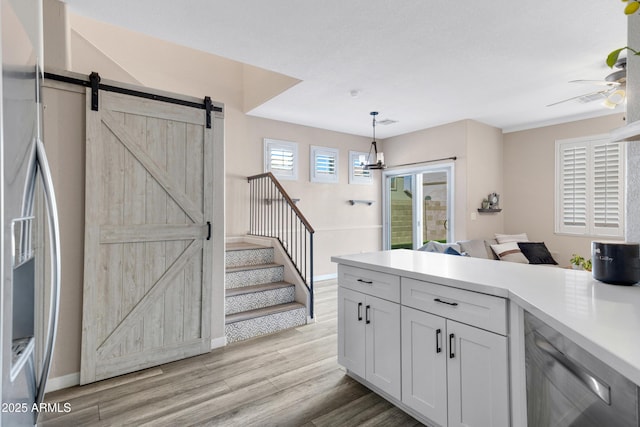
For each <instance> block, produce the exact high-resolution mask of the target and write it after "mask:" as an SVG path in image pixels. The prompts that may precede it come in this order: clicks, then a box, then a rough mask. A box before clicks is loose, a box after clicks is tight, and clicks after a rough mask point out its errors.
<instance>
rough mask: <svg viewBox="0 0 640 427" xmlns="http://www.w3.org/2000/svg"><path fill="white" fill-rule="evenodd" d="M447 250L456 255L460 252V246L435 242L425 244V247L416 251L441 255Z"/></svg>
mask: <svg viewBox="0 0 640 427" xmlns="http://www.w3.org/2000/svg"><path fill="white" fill-rule="evenodd" d="M447 248H453V249H455V250H456V252H458V253H460V252H461V250H460V245H459V244H457V243H440V242H436V241H435V240H432V241H430V242H427V244H426V245H424V246H422V247H421V248H419V249H418V250H419V251H424V252H437V253H440V254H443V253H444V251H446V250H447Z"/></svg>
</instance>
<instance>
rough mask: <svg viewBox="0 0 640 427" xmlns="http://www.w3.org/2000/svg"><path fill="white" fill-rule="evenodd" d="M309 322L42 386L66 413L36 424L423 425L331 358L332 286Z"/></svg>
mask: <svg viewBox="0 0 640 427" xmlns="http://www.w3.org/2000/svg"><path fill="white" fill-rule="evenodd" d="M315 287H316V291H315V299H316V323H313V324H309V325H305V326H301V327H299V328H296V329H290V330H287V331H283V332H280V333H277V334H273V335H268V336H264V337H260V338H254V339H252V340H247V341H242V342H239V343H235V344H231V345H228V346H226V347H224V348H220V349H216V350H213V351H212V352H210V353H208V354H204V355H201V356H196V357H192V358H189V359H186V360H181V361H178V362H173V363H169V364H166V365H162V366H158V367H155V368H150V369H146V370H144V371H140V372H136V373H133V374H129V375H125V376H122V377H118V378H113V379H109V380H104V381H100V382H97V383H93V384H89V385H86V386H82V387H80V386H78V387H72V388H69V389H65V390H60V391H57V392H54V393H49V394H47V396H46V400H47V402H50V403H56V402H58V403H60V407H61V408H63V406H62V405H64V404H66V403H68V404H69V405H70V407H71V411H70V412H69V413H68V414H64V413H60V412H57V413H43V414H42V415H41V418H40V423H39V425H42V426H65V427H66V426H114V425H118V426H119V425H133V426H143V425H145V426H146V425H148V426H154V427H155V426H191V425H193V426H243V427H244V426H309V427H311V426H317V427H324V426H328V427H329V426H330V427H341V426H420V425H422V424H420V423H419V422H418V421H416V420H415V419H413V418H411V417H410V416H409V415H407V414H405V413H404V412H402V411H401V410H399V409H397V408H396V407H395V406H393V405H392V404H390V403H388V402H387V401H386V400H384V399H383V398H381V397H379V396H378V395H376V394H375V393H373V392H371V391H370V390H369V389H367V388H366V387H364V386H362V385H361V384H359V383H357V382H356V381H354V380H353V379H351V378H349V377H347V376H346V375H345V371H344V369H343V368H342V367H341V366H339V365H338V364H337V360H336V351H337V342H336V331H337V318H336V314H337V285H336V282H335V281H334V280H331V281H325V282H319V283H316V285H315Z"/></svg>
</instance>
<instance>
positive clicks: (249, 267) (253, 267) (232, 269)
mask: <svg viewBox="0 0 640 427" xmlns="http://www.w3.org/2000/svg"><path fill="white" fill-rule="evenodd" d="M273 267H282V264H276V263H273V262H272V263H269V264H255V265H241V266H239V267H227V268H226V270H225V271H226V272H227V273H235V272H238V271H247V270H260V269H263V268H273Z"/></svg>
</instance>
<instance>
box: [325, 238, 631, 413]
mask: <svg viewBox="0 0 640 427" xmlns="http://www.w3.org/2000/svg"><path fill="white" fill-rule="evenodd" d="M332 261H334V262H336V263H338V264H339V268H338V284H339V289H343V296H344V293H345V292H346V293H347V298H346V299H344V298H343V296H339V301H341V302H342V307H340V308H339V310H341V311H339V314H338V316H339V325H340V326H339V335H340V332H341V330H340V329H343V328H345V327H347V328H348V324H345V323H344V322H343V321H341V320H340V317H341V316H343V317H344V313H343V312H342V310H348V304H349V301H351V300H352V301H353V302H354V304H355V305H354V310H357V313H358V315H359V314H360V311H362V310H364V313H362V315H363V316H364V318H365V322H363V323H365V324H366V320H369V318H368V317H367V316H369V315H370V313H369V311H374V310H376V309H378V311H380V312H385V313H387V316H388V321H385V322H384V323H385V324H386V325H389V324H390V321H391V319H393V318H394V316H395V314H394V313H393V310H395V309H396V307H395V306H391V305H387V306H385V307H387V308H388V309H386V308H385V309H384V310H382V309H380V308H379V307H380V305H376V304H372V303H370V302H369V301H370V300H371V298H378V299H380V300H382V301H387V302H392V303H395V304H396V305H397V306H398V307H397V310H398V316H397V317H398V322H400V317H402V319H403V322H404V321H405V319H409V317H410V316H414V315H420V316H423V317H422V320H421V322H422V323H415V322H414V323H412V324H411V325H412V326H411V328H414V327H418V326H415V325H427V320H433V319H432V318H431V317H428V316H431V315H432V314H435V315H436V317H437V318H438V319H435V320H438V321H440V320H439V319H440V318H443V319H445V320H443V321H446V322H447V323H446V324H444V326H443V327H439V326H438V325H435V326H433V328H434V329H433V330H434V334H435V337H434V340H433V343H434V344H433V345H434V346H436V349H437V350H440V349H441V348H442V349H444V351H445V352H447V351H450V349H449V346H448V345H449V344H450V345H451V348H452V349H453V350H455V351H457V348H456V347H455V346H456V345H463V341H460V342H457V344H456V342H454V341H455V340H453V341H451V343H447V340H449V339H450V338H451V336H452V335H454V337H456V338H455V339H459V338H458V337H459V336H460V333H459V332H456V334H452V333H449V334H446V333H445V332H449V329H451V330H454V329H456V328H457V329H456V330H460V328H461V326H460V324H462V325H463V326H465V327H466V326H468V325H471V326H473V328H471V329H473V331H471V330H469V331H470V332H475V331H476V330H477V331H478V332H482V333H484V334H485V337H484V338H482V340H484V341H482V342H489V341H486V340H487V339H491V340H493V341H491V345H488V346H487V348H488V349H491V351H493V353H490V356H491V357H490V358H489V359H487V360H489V361H490V362H487V363H497V362H495V359H496V358H497V359H501V358H505V361H504V363H505V364H507V365H508V369H507V368H506V367H505V369H506V372H503V371H502V370H500V367H499V366H497V365H496V366H488V367H487V369H488V372H489V371H491V370H493V369H495V370H496V372H497V375H498V377H500V376H501V375H507V377H508V379H507V380H506V381H507V382H508V386H506V385H504V382H503V380H502V379H501V378H498V379H497V380H491V381H494V382H497V383H496V384H494V386H495V392H496V393H509V396H510V397H509V399H507V400H511V407H510V408H507V409H506V410H507V413H510V414H511V415H510V416H509V419H510V421H507V424H511V425H520V424H521V421H522V420H523V419H524V420H526V401H525V391H524V387H525V378H524V377H525V375H524V342H523V341H524V340H523V334H524V327H523V313H524V311H527V312H529V313H531V314H533V315H534V316H536V317H537V318H539V319H540V320H542V321H543V322H545V323H546V324H548V325H549V326H551V327H552V328H554V329H556V330H557V331H558V332H559V333H561V334H562V335H564V336H566V337H567V338H569V339H570V340H572V341H573V342H574V343H576V344H577V345H579V346H580V347H582V348H583V349H585V350H586V351H588V352H589V353H591V354H592V355H593V356H595V357H596V358H598V359H599V360H601V361H602V362H604V363H605V364H607V365H608V366H610V367H611V368H613V369H614V370H616V371H617V372H619V373H620V374H622V375H623V376H624V377H626V378H628V379H630V380H631V381H632V382H634V383H635V384H640V339H638V337H640V287H638V286H614V285H608V284H605V283H601V282H598V281H596V280H594V279H593V278H592V276H591V274H590V273H589V272H585V271H578V270H570V269H563V268H553V267H548V266H537V265H523V264H517V263H509V262H504V261H494V260H484V259H477V258H468V257H457V256H452V255H443V254H435V253H426V252H420V251H411V250H393V251H382V252H373V253H363V254H355V255H345V256H336V257H333V258H332ZM360 273H364V276H363V277H364V278H358V277H356V276H358V274H360ZM378 282H380V283H378ZM394 287H397V288H398V290H397V292H396V291H394V290H393V289H394ZM400 289H402V291H401V290H400ZM462 291H465V292H462ZM353 292H355V294H354V293H353ZM360 294H362V295H365V296H366V297H367V298H368V299H367V300H366V301H365V300H362V302H361V301H360V300H357V298H356V297H359V296H360ZM420 294H423V295H422V296H423V297H425V296H426V297H425V298H422V300H420ZM434 295H435V297H433V296H434ZM440 295H444V296H442V297H440ZM351 297H353V298H351ZM430 297H433V298H430ZM427 299H430V301H433V300H439V301H437V303H436V304H435V306H434V307H431V306H426V305H425V304H426V301H427ZM372 301H374V302H376V303H378V301H377V300H372ZM474 301H477V304H476V303H474ZM501 301H503V302H504V306H502V305H501ZM358 304H362V306H359V305H358ZM431 304H433V303H431ZM400 311H402V313H403V314H402V316H400ZM448 313H452V314H448ZM375 314H376V313H375V312H374V313H373V315H375ZM356 321H357V319H356ZM407 321H408V320H407ZM403 326H404V325H403ZM425 328H428V326H425ZM405 329H407V328H405ZM401 330H402V340H401V339H400V336H401ZM425 330H427V329H425ZM438 330H440V332H438ZM393 331H397V333H396V336H397V340H396V339H395V337H394V336H393V335H394V333H393ZM342 332H344V331H342ZM386 333H387V336H388V340H389V342H388V343H387V347H388V348H389V349H390V350H389V351H383V352H382V353H384V354H383V356H380V357H382V359H381V360H378V366H383V367H384V366H387V367H388V366H392V365H393V362H392V361H393V360H396V359H397V360H398V365H399V367H398V370H399V372H400V373H399V374H398V375H400V376H401V378H402V381H400V377H398V381H397V382H398V383H400V384H402V387H401V388H402V390H400V388H399V387H400V385H398V384H395V385H393V386H390V387H389V388H386V385H385V384H384V382H385V381H387V382H389V383H393V382H394V379H393V378H391V379H389V378H384V381H382V382H381V381H380V379H381V378H382V377H383V376H384V375H378V376H376V373H375V372H372V373H370V375H369V377H367V372H365V374H364V375H359V374H358V373H357V372H356V373H353V372H352V369H351V366H349V363H351V362H350V361H349V360H347V361H346V362H345V361H344V359H345V358H344V357H343V360H342V361H341V363H343V364H346V365H347V366H346V367H347V369H348V370H349V371H350V374H353V375H352V376H354V377H356V378H357V379H358V380H362V381H363V383H365V384H367V385H370V386H372V388H373V389H374V390H376V391H378V392H380V393H381V394H383V395H384V396H385V397H387V398H388V399H390V400H392V401H393V402H394V403H396V404H398V406H401V407H402V408H403V409H405V410H408V412H410V413H412V414H413V415H416V414H417V415H422V414H424V412H423V411H420V410H416V409H415V408H416V407H417V406H416V405H421V404H422V403H425V402H422V403H417V404H416V405H410V406H409V407H407V405H406V402H407V401H408V400H407V399H405V397H407V396H405V395H406V393H405V391H407V392H411V390H412V389H407V390H405V386H406V385H407V384H405V383H406V382H407V381H406V380H407V379H408V380H409V381H410V375H411V373H407V372H405V371H407V366H406V365H407V364H410V363H411V362H412V358H413V359H416V357H414V356H415V355H412V356H411V357H408V356H407V355H406V354H403V352H402V351H398V353H397V354H396V353H395V352H394V351H391V347H393V346H394V345H397V346H398V347H400V345H401V342H402V346H403V347H402V348H403V350H405V351H404V353H406V352H408V351H414V350H415V349H416V348H418V343H413V342H411V347H410V348H409V349H405V347H404V346H405V345H408V341H410V340H411V336H410V335H406V333H407V331H405V330H403V329H402V328H401V327H400V326H398V327H397V328H396V329H393V328H392V329H389V330H388V331H387V332H386ZM487 334H488V335H487ZM351 335H352V336H353V335H354V332H353V331H351ZM365 335H366V337H363V342H362V343H360V344H356V345H368V343H367V342H366V338H367V337H372V338H370V340H373V339H374V338H375V336H372V333H371V332H366V333H365ZM374 335H375V334H374ZM340 339H341V338H340V336H339V340H340ZM474 339H475V338H474ZM478 340H480V338H478ZM351 341H352V340H349V343H350V342H351ZM341 342H342V344H339V353H340V352H341V351H343V356H344V350H345V348H342V349H341V348H340V345H343V347H344V345H345V341H341ZM469 342H476V341H473V340H471V341H469ZM477 342H481V341H477ZM347 345H351V344H347ZM425 345H426V344H425ZM429 345H431V344H430V343H429ZM467 347H470V346H468V345H467ZM346 350H349V349H346ZM437 350H436V351H437ZM415 351H417V350H415ZM455 351H454V352H453V353H451V354H453V355H454V356H455ZM387 353H388V354H387ZM451 354H449V358H450V359H455V357H451ZM496 355H497V356H496ZM374 356H375V355H374ZM339 357H340V356H339ZM368 357H369V358H370V359H371V356H370V355H368ZM376 357H377V356H376ZM482 357H484V356H483V355H482V354H478V355H477V357H475V355H474V358H476V359H478V360H480V359H481V358H482ZM384 358H387V359H388V360H385V359H384ZM347 359H348V358H347ZM466 360H468V358H467V359H466ZM375 362H376V360H371V361H370V363H369V364H374V363H375ZM500 363H502V362H500ZM365 365H367V362H365ZM469 366H471V365H469ZM469 366H467V367H466V368H465V367H464V366H463V367H462V368H463V369H471V368H470V367H469ZM367 367H368V366H367ZM412 369H415V368H414V367H413V368H412ZM363 372H364V371H363ZM396 373H397V372H396ZM394 375H395V373H394ZM448 375H449V376H451V372H449V373H448ZM492 375H493V373H492ZM386 376H387V377H389V376H392V375H391V374H389V375H386ZM377 377H380V378H377ZM371 380H373V381H371ZM473 381H474V379H473V378H472V379H471V383H472V385H473ZM417 386H419V384H414V385H412V387H413V389H415V388H416V387H417ZM503 386H504V387H506V388H507V389H509V390H508V391H506V390H501V387H503ZM394 387H395V390H394ZM385 388H386V389H385ZM485 392H486V393H489V392H493V391H491V390H485ZM425 393H427V391H425ZM461 393H462V394H464V393H466V391H462V392H461ZM425 395H426V394H425ZM449 396H450V397H449V398H450V401H449V404H451V403H452V402H451V399H452V398H451V391H450V390H449ZM422 400H428V399H426V398H424V399H422ZM456 400H457V399H456ZM494 400H500V399H494ZM426 403H428V405H427V406H428V407H429V408H430V407H431V406H433V405H432V404H431V402H426ZM454 403H456V402H454ZM456 404H458V403H456ZM445 406H446V405H445ZM425 408H426V409H425V410H430V409H429V408H427V407H425ZM474 410H475V409H474ZM504 410H505V409H504V408H496V411H497V412H498V413H502V415H500V416H502V417H503V415H504V414H503V413H504ZM523 414H524V415H523ZM489 415H491V414H489ZM489 415H488V416H489ZM491 416H493V415H491ZM523 417H524V418H523ZM419 418H420V417H419ZM421 419H423V420H424V419H425V417H423V418H421ZM501 419H503V418H501ZM426 420H429V421H432V422H433V421H434V418H433V416H431V415H429V416H427V417H426ZM435 422H436V423H438V424H442V423H441V422H440V421H438V420H435Z"/></svg>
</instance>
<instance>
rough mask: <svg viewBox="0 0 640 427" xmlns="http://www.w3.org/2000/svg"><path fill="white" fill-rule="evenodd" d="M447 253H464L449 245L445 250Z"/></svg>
mask: <svg viewBox="0 0 640 427" xmlns="http://www.w3.org/2000/svg"><path fill="white" fill-rule="evenodd" d="M444 253H445V254H449V255H458V256H460V255H462V254H461V253H460V252H458V251H456V250H455V249H453V248H452V247H451V246H449V247H448V248H447V249H445V250H444Z"/></svg>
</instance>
